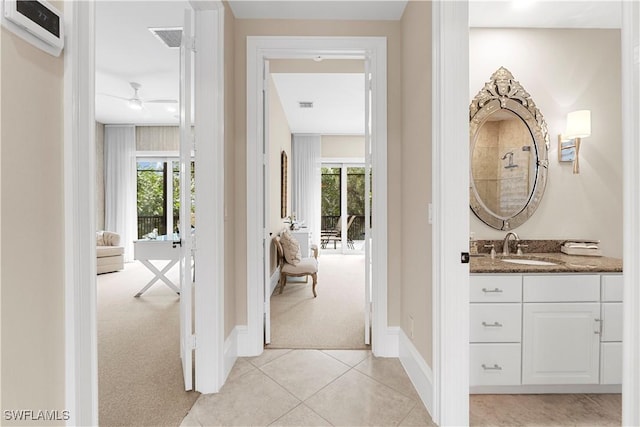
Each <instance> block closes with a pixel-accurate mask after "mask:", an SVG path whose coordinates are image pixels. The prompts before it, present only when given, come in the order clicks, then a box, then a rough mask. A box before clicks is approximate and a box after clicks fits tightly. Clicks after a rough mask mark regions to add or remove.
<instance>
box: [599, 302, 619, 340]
mask: <svg viewBox="0 0 640 427" xmlns="http://www.w3.org/2000/svg"><path fill="white" fill-rule="evenodd" d="M601 309H602V336H601V337H600V341H622V303H621V302H605V303H602V306H601Z"/></svg>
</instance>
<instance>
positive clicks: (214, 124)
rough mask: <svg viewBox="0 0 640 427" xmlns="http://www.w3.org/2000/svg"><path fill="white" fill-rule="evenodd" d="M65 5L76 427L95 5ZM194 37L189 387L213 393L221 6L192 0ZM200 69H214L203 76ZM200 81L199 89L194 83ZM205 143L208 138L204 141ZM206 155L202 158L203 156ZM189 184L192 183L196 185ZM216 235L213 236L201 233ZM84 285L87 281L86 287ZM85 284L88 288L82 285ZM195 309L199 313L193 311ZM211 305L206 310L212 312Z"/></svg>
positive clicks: (82, 385)
mask: <svg viewBox="0 0 640 427" xmlns="http://www.w3.org/2000/svg"><path fill="white" fill-rule="evenodd" d="M66 6H68V7H65V17H68V22H67V24H68V28H69V30H70V31H68V33H67V47H68V51H67V54H66V55H65V77H64V79H65V85H64V86H65V171H66V174H65V214H66V218H67V222H66V223H67V225H68V231H67V238H65V254H66V259H67V260H68V265H67V266H68V268H67V269H65V275H66V277H65V283H66V288H65V299H66V304H65V307H66V314H65V319H66V320H65V329H66V332H65V334H66V336H67V338H68V339H67V340H66V356H65V358H66V360H67V364H66V366H67V367H68V369H67V370H66V374H65V380H66V387H65V389H66V396H67V402H68V408H69V410H70V412H71V419H72V420H73V422H74V424H78V425H84V424H87V425H96V424H98V407H97V403H98V400H97V399H98V393H97V390H98V383H97V348H96V318H97V316H96V311H97V307H96V298H95V295H96V294H95V291H96V275H95V267H92V266H95V237H94V236H95V226H94V221H93V220H92V218H94V215H95V200H96V189H95V186H94V185H93V181H94V179H95V115H94V108H95V107H94V105H95V101H94V100H95V93H94V90H95V89H94V76H95V61H94V58H95V48H96V46H95V43H94V41H95V23H94V17H95V4H94V3H92V2H72V3H69V4H68V5H66ZM194 8H195V9H196V27H195V28H196V35H197V36H198V37H199V39H200V41H201V42H202V43H203V46H206V47H207V48H205V49H203V50H202V52H201V54H200V55H199V57H198V58H196V61H195V69H196V70H200V72H198V73H196V87H199V90H198V94H199V95H200V96H199V98H198V99H196V101H195V102H196V104H197V106H196V108H197V110H198V111H199V112H201V113H202V114H203V115H207V116H208V117H213V118H215V119H214V120H209V121H207V122H204V121H200V122H199V123H196V125H195V133H196V142H197V141H199V140H207V141H208V143H207V144H202V146H201V148H200V150H199V151H198V153H196V162H197V161H198V159H199V158H200V159H203V160H202V161H203V162H204V161H206V162H207V163H208V165H210V166H211V167H208V168H203V169H205V170H203V171H201V172H199V175H200V176H199V177H196V180H197V179H202V180H203V181H207V182H209V183H213V184H212V185H210V186H209V188H207V191H204V192H202V194H201V195H198V196H197V197H198V201H199V205H198V210H199V212H200V214H201V215H202V219H201V221H200V223H199V234H200V235H201V236H203V237H205V238H203V239H202V242H201V244H200V245H199V247H198V251H199V254H200V255H201V256H202V257H206V258H207V259H210V260H211V262H209V263H206V264H205V263H197V264H196V274H197V275H198V276H199V277H200V278H201V279H202V282H203V286H201V287H200V289H199V290H198V291H199V296H198V298H197V299H196V300H195V306H196V318H195V326H196V331H200V334H199V340H198V342H199V346H198V348H197V349H196V351H195V358H196V363H198V361H199V360H200V361H201V363H199V364H198V366H199V367H200V368H199V370H198V371H197V372H196V378H195V387H196V389H197V390H198V391H201V392H209V393H210V392H215V391H217V390H218V389H219V387H220V386H221V384H222V382H223V378H224V376H223V374H224V360H223V357H222V354H223V349H224V345H223V337H224V335H223V330H222V329H223V321H222V316H223V313H224V310H223V309H224V306H223V301H224V299H223V298H221V297H220V295H221V294H222V284H223V282H224V281H223V278H224V263H223V262H222V259H223V255H222V254H223V253H224V251H223V250H222V249H223V244H224V241H223V240H221V239H220V238H219V237H220V236H223V235H224V229H223V214H222V213H223V208H222V206H223V176H224V164H223V159H224V156H223V155H222V147H223V136H224V135H223V133H222V126H219V125H218V124H219V123H222V122H223V108H222V106H223V105H224V98H223V97H222V96H220V94H221V93H223V92H224V91H223V90H222V88H223V79H222V75H223V73H222V69H223V67H222V63H223V61H222V55H221V53H222V52H223V49H222V47H223V46H222V43H223V40H224V38H223V37H222V28H223V25H222V23H223V18H224V13H222V12H223V11H224V9H223V6H222V3H221V2H217V1H213V0H212V1H207V2H194ZM203 70H209V71H210V70H216V72H215V73H210V72H209V73H205V72H202V71H203ZM204 82H207V83H208V84H206V85H205V86H202V84H203V83H204ZM211 142H213V143H211ZM204 159H206V160H204ZM196 187H197V186H196ZM207 236H209V237H211V236H216V238H215V239H214V238H206V237H207ZM87 284H90V286H87ZM87 288H89V290H87ZM198 307H200V310H198ZM212 307H214V309H212ZM205 326H206V327H205Z"/></svg>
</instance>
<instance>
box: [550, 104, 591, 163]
mask: <svg viewBox="0 0 640 427" xmlns="http://www.w3.org/2000/svg"><path fill="white" fill-rule="evenodd" d="M588 136H591V111H590V110H579V111H572V112H571V113H569V114H567V127H566V130H565V132H564V133H563V134H562V135H558V161H560V162H573V173H576V174H577V173H580V164H579V161H578V158H579V154H580V139H581V138H586V137H588Z"/></svg>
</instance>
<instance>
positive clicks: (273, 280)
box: [269, 269, 280, 295]
mask: <svg viewBox="0 0 640 427" xmlns="http://www.w3.org/2000/svg"><path fill="white" fill-rule="evenodd" d="M279 280H280V271H279V270H278V269H276V271H274V273H273V274H272V275H271V280H270V282H271V283H270V285H271V292H270V293H269V295H273V291H275V290H276V286H278V281H279Z"/></svg>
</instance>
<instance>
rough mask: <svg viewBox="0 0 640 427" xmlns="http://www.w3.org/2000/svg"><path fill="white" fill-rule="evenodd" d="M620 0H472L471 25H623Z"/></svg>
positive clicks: (470, 3)
mask: <svg viewBox="0 0 640 427" xmlns="http://www.w3.org/2000/svg"><path fill="white" fill-rule="evenodd" d="M621 22H622V2H621V1H620V0H598V1H595V0H583V1H576V0H570V1H557V0H543V1H533V0H493V1H482V0H470V2H469V26H471V27H492V28H620V26H621Z"/></svg>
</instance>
